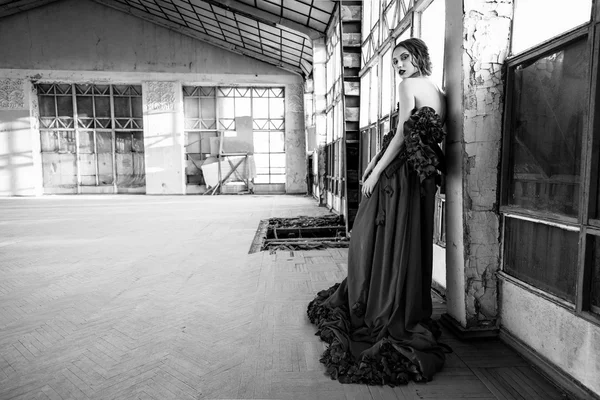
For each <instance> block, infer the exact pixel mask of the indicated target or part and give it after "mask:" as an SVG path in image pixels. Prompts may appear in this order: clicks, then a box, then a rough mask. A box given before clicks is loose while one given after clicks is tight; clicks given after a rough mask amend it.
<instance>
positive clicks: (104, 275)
mask: <svg viewBox="0 0 600 400" xmlns="http://www.w3.org/2000/svg"><path fill="white" fill-rule="evenodd" d="M325 213H327V210H325V209H323V208H318V207H317V206H316V205H315V203H314V201H313V200H311V199H309V198H306V197H296V196H262V197H259V196H218V197H217V196H215V197H207V196H201V197H200V196H199V197H191V196H190V197H153V196H96V197H94V196H74V197H60V196H59V197H44V198H40V199H0V399H2V400H9V399H14V400H17V399H19V400H21V399H59V400H60V399H62V400H66V399H106V400H110V399H159V400H160V399H446V400H451V399H458V398H461V399H463V398H470V399H527V400H529V399H544V400H545V399H560V398H561V396H560V393H559V392H558V391H557V390H556V389H554V387H553V386H552V385H550V384H548V383H547V382H546V381H544V380H543V379H542V378H541V377H540V376H539V375H537V374H536V373H535V372H534V371H533V370H531V368H530V367H528V366H527V364H525V363H524V362H523V361H522V359H521V358H519V357H518V356H517V355H516V354H515V353H514V352H512V351H511V350H509V349H508V348H506V347H505V346H503V345H502V344H501V343H500V342H491V343H484V342H478V343H475V344H468V343H462V342H459V341H457V340H455V339H453V338H452V337H451V336H450V334H448V333H446V336H445V337H446V342H447V343H449V344H450V345H451V346H452V347H453V349H454V351H455V352H454V353H453V354H451V355H450V356H449V358H448V362H447V365H446V367H445V369H444V371H443V372H442V373H440V374H439V375H437V376H436V378H435V380H434V381H432V382H430V383H428V384H426V385H416V384H411V385H408V386H406V387H401V388H394V389H392V388H389V387H368V386H364V385H341V384H339V383H338V382H337V381H332V380H330V379H329V378H328V377H326V376H324V374H323V371H324V370H323V367H322V365H321V364H320V363H319V362H318V359H319V357H320V354H321V352H322V351H323V349H324V347H323V344H322V343H321V342H320V341H319V339H318V338H317V337H316V336H314V329H313V327H312V326H311V325H310V324H309V322H308V321H307V318H306V313H305V309H306V304H307V303H308V301H309V300H310V299H311V298H312V297H313V296H314V294H315V292H316V291H318V290H320V289H323V288H325V287H328V286H330V285H331V284H333V283H335V282H336V281H339V280H341V279H342V278H343V277H344V276H345V273H346V272H345V271H346V254H347V253H346V251H345V250H333V249H332V250H322V251H307V252H278V253H276V254H273V255H271V254H268V253H264V252H263V253H256V254H251V255H249V254H247V252H248V249H249V248H250V244H251V241H252V239H253V237H254V233H255V230H256V228H257V226H258V222H259V220H261V219H264V218H268V217H272V216H278V217H289V216H297V215H320V214H325ZM443 310H444V305H443V304H442V303H441V302H439V301H437V302H436V313H438V314H439V313H441V312H443Z"/></svg>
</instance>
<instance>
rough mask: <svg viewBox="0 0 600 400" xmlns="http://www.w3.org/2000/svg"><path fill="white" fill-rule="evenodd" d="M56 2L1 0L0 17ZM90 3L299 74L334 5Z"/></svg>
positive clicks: (287, 0)
mask: <svg viewBox="0 0 600 400" xmlns="http://www.w3.org/2000/svg"><path fill="white" fill-rule="evenodd" d="M57 1H59V0H0V18H2V17H5V16H8V15H12V14H16V13H19V12H23V11H28V10H31V9H34V8H37V7H40V6H43V5H46V4H49V3H53V2H57ZM93 1H94V2H96V3H99V4H102V5H104V6H108V7H111V8H114V9H117V10H120V11H123V12H125V13H128V14H130V15H133V16H136V17H139V18H142V19H144V20H147V21H150V22H152V23H155V24H157V25H160V26H163V27H166V28H168V29H171V30H173V31H176V32H179V33H181V34H184V35H187V36H190V37H193V38H195V39H198V40H201V41H203V42H207V43H210V44H212V45H215V46H218V47H221V48H224V49H226V50H228V51H231V52H234V53H238V54H242V55H244V56H247V57H251V58H254V59H257V60H259V61H262V62H266V63H269V64H272V65H275V66H277V67H279V68H283V69H285V70H288V71H290V72H294V73H298V74H300V75H302V76H308V75H310V73H311V70H312V62H313V55H312V51H313V49H312V42H313V40H314V39H317V38H322V37H323V36H324V35H325V32H326V30H327V27H328V25H329V24H330V22H331V20H332V18H333V14H334V11H335V9H336V7H337V6H338V3H337V2H336V1H321V0H93ZM407 1H412V0H407Z"/></svg>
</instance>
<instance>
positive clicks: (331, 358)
mask: <svg viewBox="0 0 600 400" xmlns="http://www.w3.org/2000/svg"><path fill="white" fill-rule="evenodd" d="M339 286H340V284H339V283H336V284H335V285H333V286H332V287H330V288H329V289H326V290H322V291H320V292H319V293H318V294H317V296H316V297H315V299H314V300H312V301H311V302H310V303H309V305H308V310H307V314H308V318H309V319H310V322H312V323H313V324H315V325H316V326H317V328H318V330H317V333H316V334H315V335H317V336H319V337H320V338H321V340H323V341H324V342H326V343H328V344H329V346H328V347H327V349H326V350H325V352H324V353H323V355H322V357H321V358H320V360H319V361H320V362H321V363H323V364H324V365H325V367H326V368H327V371H326V374H327V375H329V376H330V377H331V379H337V380H339V381H340V382H341V383H361V384H367V385H388V386H392V387H394V386H398V385H405V384H407V383H408V382H409V381H411V380H412V381H415V382H426V381H429V380H431V378H432V376H425V375H423V373H422V372H421V368H420V366H419V361H418V357H417V355H416V351H415V350H413V349H412V348H410V347H406V346H402V345H399V344H397V343H394V342H393V341H392V340H388V339H382V340H381V341H380V342H378V346H374V347H372V348H370V349H369V350H368V351H365V352H363V354H362V355H361V357H360V358H359V359H356V358H355V357H354V356H353V355H352V353H351V352H350V350H349V349H348V345H347V343H346V344H345V345H344V343H342V341H341V340H343V339H341V338H340V336H339V335H337V334H336V333H337V328H336V326H339V325H340V323H342V324H343V325H344V326H345V328H346V329H344V330H345V331H346V332H350V330H351V329H350V326H349V325H350V322H349V321H350V315H349V314H350V313H349V310H348V309H347V307H346V306H341V307H336V308H331V307H330V306H329V305H327V304H325V303H326V300H327V299H328V298H329V297H330V296H331V295H332V294H333V293H335V291H336V290H337V288H338V287H339ZM361 305H362V304H360V303H356V304H355V305H354V307H353V308H352V312H354V313H356V314H362V313H361V312H360V311H361V310H360V309H361ZM362 306H363V307H364V305H362ZM357 311H358V312H357ZM427 325H428V327H429V328H430V330H431V331H432V332H433V333H434V335H435V336H436V338H437V337H439V335H440V333H441V331H440V329H439V327H438V326H437V323H436V322H435V321H433V320H429V321H428V322H427ZM340 339H341V340H340ZM440 348H442V346H440ZM432 350H434V349H432ZM437 350H440V349H437ZM442 351H443V352H444V353H446V352H447V351H448V350H447V349H443V350H442Z"/></svg>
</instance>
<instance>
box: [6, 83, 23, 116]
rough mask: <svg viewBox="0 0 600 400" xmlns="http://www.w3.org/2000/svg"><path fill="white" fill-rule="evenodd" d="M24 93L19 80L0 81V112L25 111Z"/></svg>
mask: <svg viewBox="0 0 600 400" xmlns="http://www.w3.org/2000/svg"><path fill="white" fill-rule="evenodd" d="M24 99H25V91H24V89H23V81H22V80H21V79H0V110H23V109H25V100H24Z"/></svg>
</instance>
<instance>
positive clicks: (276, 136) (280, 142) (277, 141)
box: [269, 132, 285, 153]
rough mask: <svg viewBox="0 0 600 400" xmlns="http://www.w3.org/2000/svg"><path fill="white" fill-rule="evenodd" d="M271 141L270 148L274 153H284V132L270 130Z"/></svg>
mask: <svg viewBox="0 0 600 400" xmlns="http://www.w3.org/2000/svg"><path fill="white" fill-rule="evenodd" d="M269 135H270V136H271V142H270V143H269V149H270V151H271V152H273V153H278V152H280V153H283V152H284V151H285V138H284V135H283V132H270V133H269Z"/></svg>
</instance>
